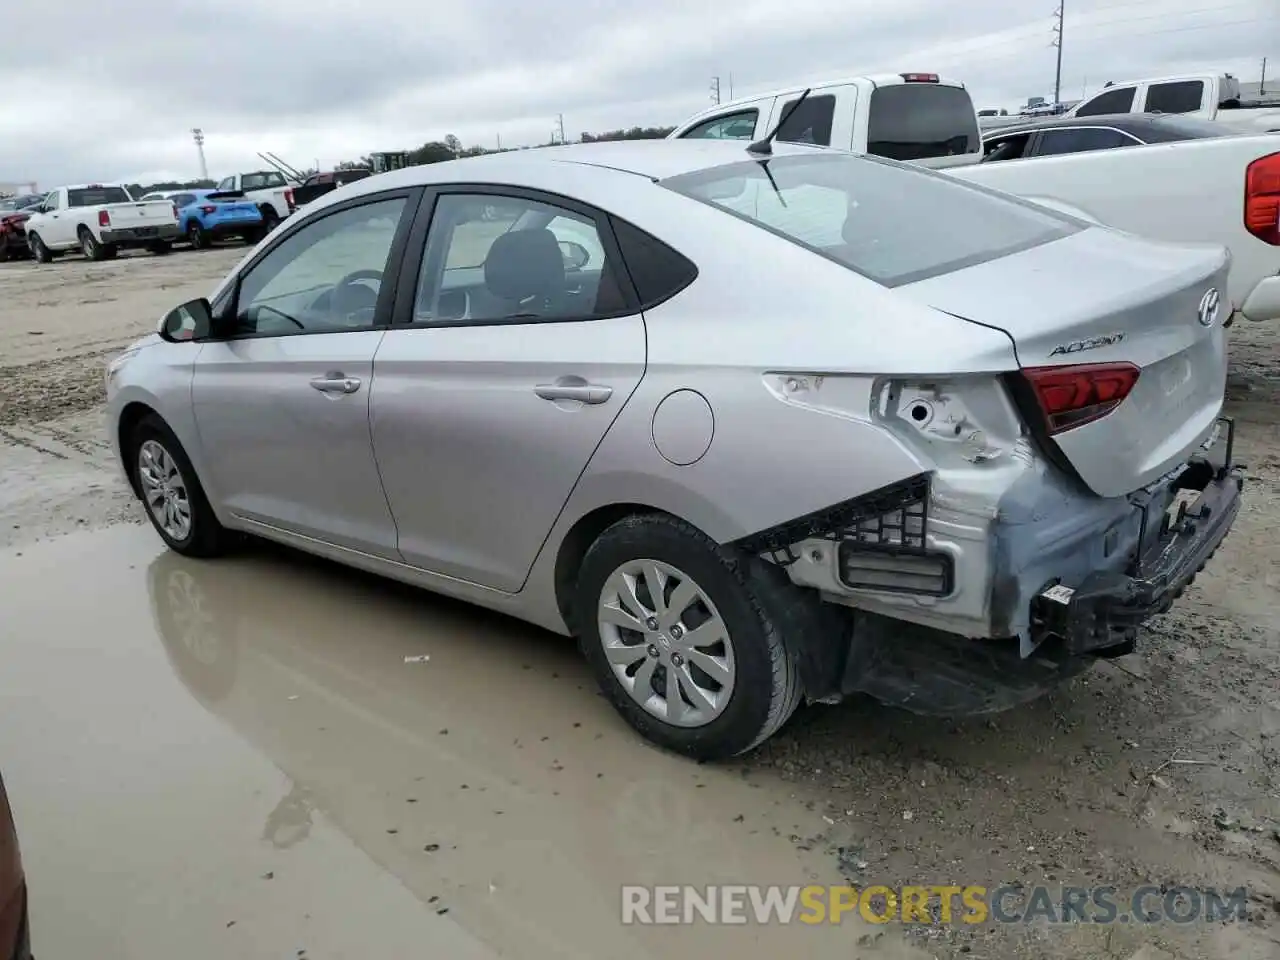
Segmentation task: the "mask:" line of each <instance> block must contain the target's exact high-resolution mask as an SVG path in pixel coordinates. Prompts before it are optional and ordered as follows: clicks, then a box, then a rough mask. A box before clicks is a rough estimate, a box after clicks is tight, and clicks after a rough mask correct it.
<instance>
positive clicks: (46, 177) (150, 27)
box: [0, 0, 1280, 186]
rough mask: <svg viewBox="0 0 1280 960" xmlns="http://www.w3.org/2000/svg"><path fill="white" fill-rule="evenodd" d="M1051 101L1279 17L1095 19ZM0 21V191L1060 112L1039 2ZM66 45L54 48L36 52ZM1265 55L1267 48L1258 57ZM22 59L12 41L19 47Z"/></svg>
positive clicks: (1174, 69) (193, 12)
mask: <svg viewBox="0 0 1280 960" xmlns="http://www.w3.org/2000/svg"><path fill="white" fill-rule="evenodd" d="M1084 2H1087V3H1088V6H1087V7H1078V6H1077V5H1076V3H1073V4H1072V5H1071V6H1070V8H1069V9H1068V14H1067V22H1066V43H1065V46H1064V58H1063V76H1062V85H1063V96H1064V97H1075V96H1079V95H1080V94H1081V91H1082V89H1084V88H1086V87H1087V88H1088V89H1089V90H1090V91H1092V90H1093V89H1096V88H1097V87H1099V86H1101V84H1102V83H1103V82H1104V81H1105V80H1108V79H1122V78H1125V77H1133V76H1144V75H1152V74H1166V73H1178V72H1186V71H1214V72H1216V71H1222V70H1227V71H1230V72H1232V73H1235V74H1236V75H1237V76H1241V77H1242V78H1243V79H1255V78H1256V76H1257V74H1258V63H1259V61H1260V59H1261V57H1262V55H1264V54H1266V53H1272V54H1274V53H1276V52H1277V51H1276V50H1275V49H1274V45H1275V44H1276V41H1277V40H1280V16H1278V15H1277V14H1276V13H1275V11H1274V0H1237V2H1219V0H1213V2H1210V0H1166V3H1164V4H1161V5H1160V8H1159V9H1160V12H1159V13H1154V12H1152V11H1154V10H1155V9H1156V7H1155V6H1153V5H1150V4H1141V3H1138V2H1136V0H1084ZM53 6H54V7H56V11H57V12H56V14H51V13H49V12H48V9H49V7H50V5H48V4H45V5H43V6H41V5H21V6H19V7H17V8H16V9H13V10H6V13H5V36H6V38H8V39H7V40H6V42H4V44H3V47H2V48H0V49H2V50H3V56H0V85H2V89H4V91H5V96H4V98H3V99H2V100H0V130H3V131H4V137H3V138H2V139H0V182H10V181H22V180H31V179H36V180H38V181H39V182H40V183H41V184H42V185H44V186H54V185H57V184H58V183H63V182H77V181H86V180H113V179H148V178H150V177H160V176H165V175H167V176H174V177H184V178H185V177H189V176H194V175H196V174H197V172H198V166H197V160H196V152H195V147H194V145H193V143H192V141H191V132H190V131H191V128H192V127H195V126H199V127H201V128H202V129H203V130H204V132H205V137H206V145H205V151H206V156H207V158H208V163H209V169H210V173H211V174H212V175H213V176H215V177H216V176H221V175H225V174H226V173H230V172H234V171H236V170H248V169H256V168H259V167H261V166H262V162H261V161H260V160H259V159H258V157H257V155H256V154H257V152H258V151H271V152H274V153H276V154H278V155H280V156H282V157H284V158H285V159H286V160H287V161H289V162H291V163H292V164H293V165H295V166H299V167H306V166H312V165H314V164H316V163H317V162H319V163H320V164H321V165H322V166H331V165H333V164H335V163H336V162H337V161H339V160H343V159H351V158H355V157H358V156H360V155H362V154H365V153H368V152H370V151H373V150H396V149H408V148H412V147H416V146H419V145H420V144H422V143H423V142H425V141H427V140H434V139H441V138H443V137H444V136H445V135H446V134H449V133H453V134H456V135H457V136H458V137H460V138H461V139H462V141H463V142H464V143H480V144H484V145H494V144H496V143H497V142H498V141H499V139H501V142H502V143H503V144H504V145H516V144H521V143H538V142H544V141H545V140H546V139H548V137H549V136H550V135H551V131H552V129H553V128H554V127H555V126H556V124H557V122H558V117H559V116H560V115H563V117H564V127H565V133H566V134H567V135H568V136H569V138H571V139H572V138H575V137H576V136H577V135H578V134H580V133H581V132H583V131H599V130H605V129H611V128H617V127H621V126H632V125H636V124H641V125H656V124H671V123H676V122H677V121H679V120H681V119H683V118H684V117H686V116H688V115H689V114H691V113H693V112H694V111H696V110H699V109H702V108H703V107H704V106H706V105H707V103H708V102H709V97H710V87H709V85H710V81H711V77H712V76H713V75H719V76H720V78H721V90H722V95H723V96H724V97H725V98H726V99H727V98H728V95H729V91H730V85H731V83H732V90H733V93H734V94H735V95H738V96H742V95H746V94H750V93H754V92H761V91H764V90H767V89H769V88H771V87H775V86H781V85H786V84H791V83H794V82H797V81H801V80H805V79H825V78H830V77H838V76H851V75H856V74H859V73H865V72H875V71H883V70H888V71H895V72H896V71H899V70H935V71H938V72H941V73H944V74H946V75H948V76H951V77H956V78H958V79H962V80H964V81H965V82H966V83H967V84H968V85H969V87H970V88H971V89H972V90H973V92H974V97H975V99H976V100H978V101H980V105H984V106H986V105H993V106H994V105H1003V106H1014V105H1016V104H1017V103H1019V102H1022V101H1024V100H1025V98H1026V97H1027V96H1031V95H1039V96H1052V93H1053V78H1054V68H1055V57H1056V51H1055V50H1054V49H1053V48H1052V47H1051V46H1050V42H1051V39H1052V33H1051V27H1052V24H1053V18H1052V16H1051V15H1050V14H1051V12H1052V3H1051V2H1046V4H1045V6H1044V7H1041V6H1040V5H1038V4H1035V5H1031V6H1028V4H1026V3H1025V2H1016V0H972V2H970V3H968V4H964V5H959V4H944V3H942V2H941V0H898V2H896V3H893V4H885V3H881V2H872V0H787V2H782V3H780V2H778V0H708V2H704V3H703V4H694V3H689V2H687V0H650V2H649V3H646V4H636V3H634V2H631V0H628V2H623V0H591V2H584V0H573V2H571V0H543V2H542V3H539V4H520V3H516V2H514V0H473V2H470V3H468V4H465V5H449V6H442V5H436V6H420V5H419V6H413V5H410V4H408V3H407V2H405V0H361V2H360V3H359V4H351V3H346V2H342V3H339V2H334V0H273V2H272V3H269V4H268V3H262V2H261V0H167V2H157V0H134V3H132V4H130V5H128V6H127V7H125V8H122V7H120V6H118V5H111V4H103V3H100V2H90V0H58V2H57V3H56V4H55V5H53ZM49 37H56V38H57V39H56V42H47V43H46V42H44V38H49ZM1268 37H1269V38H1270V42H1271V43H1272V44H1273V48H1272V49H1270V50H1267V49H1263V46H1262V45H1260V44H1261V42H1262V41H1263V40H1265V39H1266V38H1268ZM15 38H16V39H15Z"/></svg>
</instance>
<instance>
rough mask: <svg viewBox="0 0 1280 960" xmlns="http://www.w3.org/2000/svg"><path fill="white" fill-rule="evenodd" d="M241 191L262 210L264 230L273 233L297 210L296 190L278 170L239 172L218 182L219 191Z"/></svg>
mask: <svg viewBox="0 0 1280 960" xmlns="http://www.w3.org/2000/svg"><path fill="white" fill-rule="evenodd" d="M228 191H232V192H239V193H243V194H244V195H245V199H247V200H252V201H253V202H254V203H256V204H257V205H258V209H259V210H261V211H262V226H263V230H264V231H265V232H267V233H270V232H271V230H272V228H274V227H275V225H276V224H277V223H279V222H280V221H281V220H283V219H284V218H285V217H287V216H289V215H290V214H291V213H293V211H294V204H293V188H292V187H290V186H289V182H288V181H287V180H285V178H284V175H283V174H281V173H280V172H278V171H276V170H259V171H257V172H255V173H235V174H232V175H231V176H229V177H224V178H223V179H222V180H221V181H219V183H218V192H219V193H225V192H228Z"/></svg>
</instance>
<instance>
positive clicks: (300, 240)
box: [231, 197, 405, 336]
mask: <svg viewBox="0 0 1280 960" xmlns="http://www.w3.org/2000/svg"><path fill="white" fill-rule="evenodd" d="M404 208H405V200H404V198H403V197H396V198H394V199H390V200H380V201H376V202H374V203H366V204H362V205H360V206H358V207H349V208H347V209H346V210H341V211H339V212H338V213H332V214H329V215H328V216H324V217H321V218H319V219H317V220H315V221H313V222H311V223H308V224H306V225H305V226H303V227H302V228H301V229H299V230H297V231H296V232H295V233H292V234H290V235H289V236H288V237H286V238H285V239H284V240H282V241H281V242H280V243H278V244H277V245H276V246H275V247H273V248H272V250H271V251H270V252H269V253H268V254H267V255H266V256H265V257H263V258H262V259H261V260H259V261H258V262H257V263H256V264H254V265H253V266H252V267H250V268H249V271H248V273H246V274H245V275H244V276H243V277H242V278H241V281H240V292H239V295H238V297H237V299H236V318H235V324H234V326H233V328H232V330H231V335H233V336H281V335H287V334H298V333H332V332H336V331H343V330H367V329H369V328H370V327H373V326H374V325H375V322H376V321H375V314H376V307H377V304H378V294H379V292H380V290H381V286H382V275H383V272H384V271H385V270H386V267H387V259H388V257H389V256H390V254H391V246H392V243H393V241H394V240H395V235H396V229H397V227H398V226H399V224H400V218H401V216H403V214H404Z"/></svg>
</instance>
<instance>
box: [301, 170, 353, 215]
mask: <svg viewBox="0 0 1280 960" xmlns="http://www.w3.org/2000/svg"><path fill="white" fill-rule="evenodd" d="M372 175H373V171H372V170H363V169H356V170H331V171H329V172H328V173H313V174H312V175H311V176H309V177H307V179H305V180H303V181H302V183H300V184H299V185H298V186H296V187H294V188H293V203H294V207H295V208H297V207H300V206H302V205H303V204H306V203H310V202H311V201H312V200H314V199H315V198H316V197H321V196H324V195H325V194H326V193H328V192H329V191H330V190H336V189H338V187H341V186H345V185H346V184H348V183H354V182H355V181H357V180H363V179H364V178H365V177H369V176H372Z"/></svg>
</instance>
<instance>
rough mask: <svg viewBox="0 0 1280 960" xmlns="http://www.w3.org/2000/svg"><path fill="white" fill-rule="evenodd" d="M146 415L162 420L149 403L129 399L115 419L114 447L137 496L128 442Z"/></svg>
mask: <svg viewBox="0 0 1280 960" xmlns="http://www.w3.org/2000/svg"><path fill="white" fill-rule="evenodd" d="M148 416H155V417H158V418H159V419H160V420H162V421H163V420H164V417H161V416H160V413H159V412H158V411H157V410H156V409H155V408H154V407H152V406H150V405H149V404H147V403H143V402H142V401H141V400H130V401H129V402H128V403H126V404H125V405H124V407H123V408H122V409H121V410H120V416H119V417H118V418H117V420H116V449H117V450H119V451H120V461H121V463H123V464H124V466H125V476H126V477H127V478H128V480H129V486H130V487H131V488H132V489H133V493H134V496H137V497H141V496H142V491H141V490H139V489H138V478H137V475H136V472H135V471H134V470H133V469H132V467H131V465H130V462H131V456H132V452H131V451H130V450H129V443H130V439H131V437H132V436H133V431H134V430H136V429H137V427H138V424H139V423H141V422H142V421H143V420H144V419H145V418H146V417H148Z"/></svg>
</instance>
